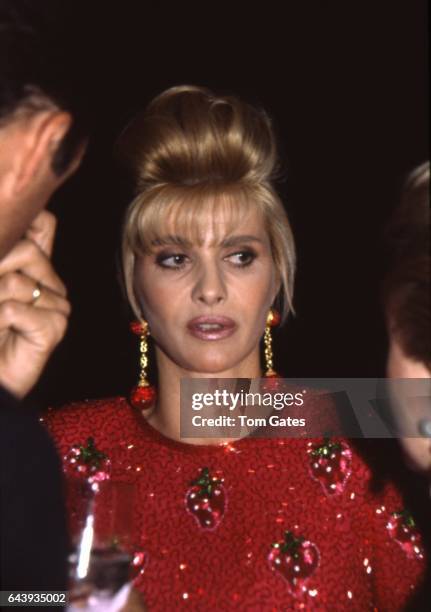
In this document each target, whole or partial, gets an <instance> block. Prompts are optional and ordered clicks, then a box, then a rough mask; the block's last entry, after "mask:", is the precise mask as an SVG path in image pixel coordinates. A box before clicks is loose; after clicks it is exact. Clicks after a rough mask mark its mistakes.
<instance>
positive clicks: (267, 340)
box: [263, 308, 281, 391]
mask: <svg viewBox="0 0 431 612" xmlns="http://www.w3.org/2000/svg"><path fill="white" fill-rule="evenodd" d="M280 319H281V317H280V314H279V313H278V312H277V310H275V309H273V308H271V310H270V311H269V313H268V316H267V319H266V327H265V335H264V337H263V341H264V344H265V368H266V371H265V374H264V377H265V378H269V379H277V378H280V375H279V374H278V373H277V372H276V371H275V370H274V368H273V365H274V364H273V352H272V335H271V327H275V326H276V325H278V324H279V323H280ZM277 388H278V381H277V380H274V381H273V382H271V381H267V382H266V383H265V389H267V390H268V391H272V390H275V389H277Z"/></svg>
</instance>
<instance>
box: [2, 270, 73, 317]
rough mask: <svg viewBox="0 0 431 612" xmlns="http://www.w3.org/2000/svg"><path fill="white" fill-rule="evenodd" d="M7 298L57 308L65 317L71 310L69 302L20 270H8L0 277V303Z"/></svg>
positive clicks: (7, 299)
mask: <svg viewBox="0 0 431 612" xmlns="http://www.w3.org/2000/svg"><path fill="white" fill-rule="evenodd" d="M9 300H13V301H16V302H22V303H24V304H30V305H33V306H35V307H37V308H48V309H52V310H58V311H60V312H62V313H63V314H64V315H65V316H66V317H68V316H69V315H70V311H71V307H70V303H69V302H68V301H67V300H66V299H65V298H64V297H63V296H62V295H60V294H59V293H57V292H55V291H52V290H51V289H50V288H49V287H47V286H46V285H43V284H42V283H39V282H35V281H34V280H33V279H32V278H30V277H28V276H26V275H24V274H21V273H20V272H9V273H7V274H5V275H4V276H2V277H0V303H2V302H6V301H9Z"/></svg>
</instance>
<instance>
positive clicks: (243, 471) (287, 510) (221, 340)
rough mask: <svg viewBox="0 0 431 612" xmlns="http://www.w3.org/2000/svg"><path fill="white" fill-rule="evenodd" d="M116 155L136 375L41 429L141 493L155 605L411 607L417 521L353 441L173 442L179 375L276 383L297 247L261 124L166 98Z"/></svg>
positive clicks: (233, 101) (229, 102)
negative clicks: (125, 169)
mask: <svg viewBox="0 0 431 612" xmlns="http://www.w3.org/2000/svg"><path fill="white" fill-rule="evenodd" d="M119 153H120V156H121V157H122V159H123V160H124V161H125V163H127V164H128V166H129V168H130V169H131V170H132V172H133V176H134V184H135V198H134V200H133V201H132V203H131V204H130V206H129V208H128V210H127V213H126V218H125V224H124V229H123V264H124V279H125V286H126V290H127V295H128V299H129V302H130V305H131V307H132V309H133V311H134V313H135V315H136V317H137V318H138V320H139V322H138V323H136V324H135V325H134V330H135V331H136V332H137V333H138V334H139V335H140V336H141V349H142V359H141V366H142V371H141V377H140V379H139V382H138V385H137V387H136V388H135V389H133V390H132V391H131V394H130V397H128V398H122V397H119V398H114V399H106V400H99V401H95V402H86V403H78V404H72V405H70V406H68V407H66V408H64V409H62V410H60V411H56V412H55V411H52V412H50V413H49V414H48V415H47V417H46V422H47V424H48V427H49V428H50V430H51V432H52V433H53V435H54V437H55V439H56V441H57V443H58V446H59V448H60V450H61V452H62V454H63V455H65V456H66V455H67V453H68V451H69V449H70V447H71V446H72V445H73V444H77V443H80V444H85V441H86V440H87V438H88V437H92V438H93V439H94V444H95V446H96V447H97V448H98V449H99V450H100V451H102V452H103V453H105V454H106V455H107V456H108V457H109V458H110V460H111V465H112V478H113V479H118V480H120V481H121V480H126V481H128V482H130V481H133V482H134V483H135V484H136V487H137V491H138V503H136V504H135V508H134V510H135V516H136V519H137V524H138V527H137V530H138V532H137V534H136V538H137V539H138V540H139V541H140V543H141V551H142V553H143V555H144V557H145V566H144V567H143V570H142V572H141V574H140V575H139V577H138V578H137V579H136V588H137V589H139V590H140V591H142V593H143V594H144V598H145V601H146V603H147V605H148V608H149V609H150V610H160V611H163V612H164V611H166V610H178V609H183V608H184V609H189V610H281V609H283V610H293V609H304V610H331V611H335V610H358V611H359V610H368V609H379V610H390V611H391V612H392V611H394V610H401V609H403V606H404V605H405V604H406V603H407V601H408V598H409V595H410V594H411V593H412V590H413V589H414V588H415V585H416V584H417V583H418V581H419V579H420V576H421V575H422V572H423V564H424V551H423V549H422V547H421V545H420V536H419V534H416V533H415V532H414V528H413V527H412V526H411V524H409V525H410V526H409V527H408V529H409V530H410V531H409V532H408V534H407V535H406V533H407V532H406V531H405V530H404V521H405V516H407V515H405V514H403V513H400V511H401V509H402V507H403V506H402V500H401V499H400V495H399V494H398V492H397V491H396V490H395V488H394V487H393V486H392V485H391V484H389V483H387V484H386V485H385V487H384V489H383V490H382V491H381V492H379V493H375V492H372V491H371V488H370V480H371V474H370V471H369V469H368V467H367V466H366V465H365V464H364V463H363V462H362V460H361V459H360V457H359V456H358V455H357V454H356V453H355V451H354V449H353V448H352V446H351V445H350V443H349V441H348V440H307V439H303V438H286V439H282V438H281V437H280V438H278V439H263V438H259V439H258V438H256V437H251V436H248V435H242V436H241V435H240V437H239V439H235V440H233V439H232V438H233V437H234V436H229V435H226V432H225V430H224V429H223V428H217V427H215V428H214V435H213V438H208V437H205V436H204V435H201V436H200V435H199V433H196V434H195V435H192V434H191V433H190V431H188V432H187V435H184V434H183V435H182V436H181V427H180V405H181V402H182V397H181V395H180V386H181V380H183V384H186V385H187V384H188V383H190V382H191V379H196V380H195V382H196V384H200V382H199V381H200V380H201V379H235V380H236V381H237V383H235V384H238V385H239V387H238V386H237V387H236V388H237V389H238V388H240V387H241V384H242V382H243V380H244V379H246V380H250V379H251V380H254V379H260V378H262V377H263V378H265V377H268V383H271V381H272V382H273V383H274V376H275V375H276V372H275V368H276V364H274V363H273V356H272V349H271V329H272V327H273V326H274V325H275V324H276V323H278V322H281V323H284V322H285V321H286V318H287V315H288V313H289V312H290V311H291V310H292V295H293V285H294V273H295V247H294V241H293V237H292V232H291V229H290V225H289V221H288V218H287V215H286V212H285V209H284V207H283V205H282V203H281V201H280V198H279V196H278V195H277V192H276V190H275V187H274V182H273V181H274V174H275V171H276V168H277V154H276V145H275V138H274V133H273V130H272V127H271V121H270V119H269V118H268V116H267V115H266V114H265V112H263V111H261V110H258V109H256V108H254V107H252V106H250V105H248V104H246V103H245V102H243V101H241V100H240V99H238V98H236V97H233V96H217V95H215V94H213V93H212V92H211V91H209V90H207V89H204V88H199V87H191V86H183V87H175V88H173V89H169V90H167V91H165V92H163V93H162V94H161V95H160V96H158V97H157V98H156V99H155V100H153V101H152V102H151V103H150V104H149V106H148V107H147V108H146V109H145V110H144V111H143V112H141V113H140V114H138V116H137V117H136V118H135V119H134V120H133V121H132V122H131V123H130V124H129V125H128V126H127V128H126V129H125V131H124V132H123V134H122V136H121V138H120V141H119ZM262 339H263V343H264V349H265V361H264V363H262V362H261V340H262ZM149 341H151V342H153V343H154V350H155V358H156V365H157V373H158V388H157V389H155V388H154V387H153V386H152V385H151V384H150V383H149V381H148V379H147V372H146V367H147V343H148V342H149ZM241 381H242V382H241ZM216 382H217V381H216ZM201 412H202V411H201ZM242 434H244V432H242ZM405 525H406V529H407V522H406V523H405ZM407 536H408V537H407ZM412 538H413V539H412ZM415 538H416V539H415ZM413 541H414V542H415V546H413V544H412V542H413Z"/></svg>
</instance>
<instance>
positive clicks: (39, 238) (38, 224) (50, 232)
mask: <svg viewBox="0 0 431 612" xmlns="http://www.w3.org/2000/svg"><path fill="white" fill-rule="evenodd" d="M56 227H57V219H56V218H55V216H54V215H53V214H52V213H51V212H49V211H47V210H42V211H41V212H40V213H39V214H38V215H37V217H36V218H35V219H34V220H33V221H32V223H31V225H30V227H29V228H28V230H27V232H26V238H27V239H29V240H32V241H33V242H35V243H36V244H37V246H38V247H39V248H40V249H41V250H42V251H43V252H44V253H45V255H47V257H51V255H52V249H53V246H54V238H55V229H56Z"/></svg>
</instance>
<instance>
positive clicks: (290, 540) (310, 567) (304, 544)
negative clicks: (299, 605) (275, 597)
mask: <svg viewBox="0 0 431 612" xmlns="http://www.w3.org/2000/svg"><path fill="white" fill-rule="evenodd" d="M319 560H320V554H319V550H318V548H317V546H316V545H315V544H313V542H310V541H309V540H306V539H305V538H304V537H303V536H298V537H296V536H295V535H294V533H293V532H292V531H285V533H284V541H283V542H275V543H274V544H273V545H272V548H271V551H270V553H269V555H268V563H269V567H270V568H271V570H272V571H274V572H277V573H278V574H280V576H281V577H282V578H283V579H284V580H285V581H286V583H287V586H288V589H289V593H290V594H291V595H293V596H295V597H302V596H303V595H305V594H306V593H307V587H306V583H307V582H308V580H309V578H310V577H311V576H312V575H313V574H314V572H315V571H316V569H317V568H318V566H319Z"/></svg>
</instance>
